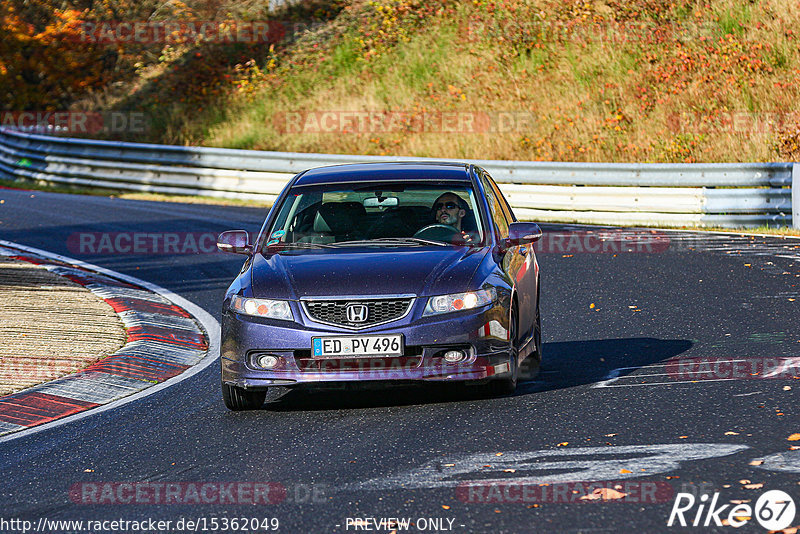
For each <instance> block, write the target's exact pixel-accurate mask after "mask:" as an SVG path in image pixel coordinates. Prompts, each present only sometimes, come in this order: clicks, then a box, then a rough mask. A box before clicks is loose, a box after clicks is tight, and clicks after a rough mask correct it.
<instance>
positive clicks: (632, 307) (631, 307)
mask: <svg viewBox="0 0 800 534" xmlns="http://www.w3.org/2000/svg"><path fill="white" fill-rule="evenodd" d="M635 307H636V306H628V308H630V309H631V310H632V309H634V308H635Z"/></svg>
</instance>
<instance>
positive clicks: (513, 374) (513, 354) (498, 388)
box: [487, 308, 518, 395]
mask: <svg viewBox="0 0 800 534" xmlns="http://www.w3.org/2000/svg"><path fill="white" fill-rule="evenodd" d="M508 337H509V339H508V352H509V358H508V365H509V366H510V369H509V373H508V375H507V376H504V377H503V378H499V379H497V380H492V381H491V382H489V383H488V384H487V388H488V390H489V393H490V394H492V395H509V394H511V393H514V391H515V390H516V389H517V375H518V369H517V310H516V308H511V318H510V319H509V324H508Z"/></svg>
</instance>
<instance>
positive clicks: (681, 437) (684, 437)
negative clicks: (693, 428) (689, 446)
mask: <svg viewBox="0 0 800 534" xmlns="http://www.w3.org/2000/svg"><path fill="white" fill-rule="evenodd" d="M688 437H689V436H678V439H686V438H688Z"/></svg>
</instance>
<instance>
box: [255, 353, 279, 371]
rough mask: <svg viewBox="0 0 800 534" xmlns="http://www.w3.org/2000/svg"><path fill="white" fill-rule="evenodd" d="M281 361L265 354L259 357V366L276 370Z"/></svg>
mask: <svg viewBox="0 0 800 534" xmlns="http://www.w3.org/2000/svg"><path fill="white" fill-rule="evenodd" d="M279 362H280V361H279V360H278V358H277V357H275V356H272V355H270V354H265V355H263V356H259V357H258V366H259V367H261V368H262V369H274V368H275V367H277V366H278V363H279Z"/></svg>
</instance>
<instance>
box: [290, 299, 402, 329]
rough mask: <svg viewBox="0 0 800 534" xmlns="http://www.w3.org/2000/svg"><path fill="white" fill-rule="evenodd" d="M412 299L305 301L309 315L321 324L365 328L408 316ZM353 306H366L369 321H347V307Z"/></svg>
mask: <svg viewBox="0 0 800 534" xmlns="http://www.w3.org/2000/svg"><path fill="white" fill-rule="evenodd" d="M411 300H412V299H410V298H402V299H397V298H395V299H375V300H308V301H305V306H306V310H307V311H308V315H309V316H310V317H311V318H312V319H313V320H315V321H317V322H320V323H327V324H334V325H340V326H347V327H350V328H364V327H367V326H371V325H375V324H379V323H386V322H389V321H393V320H395V319H398V318H400V317H402V316H403V315H405V314H406V312H407V311H408V308H409V306H411ZM351 304H355V305H359V304H361V305H365V306H366V307H367V319H366V321H363V322H360V321H359V322H355V321H348V320H347V307H348V306H349V305H351Z"/></svg>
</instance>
